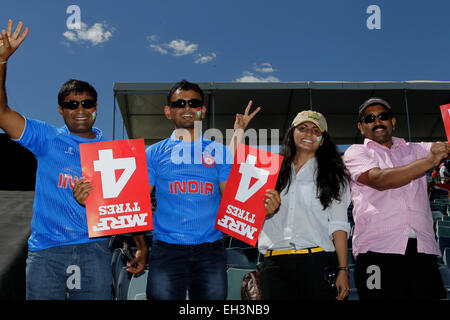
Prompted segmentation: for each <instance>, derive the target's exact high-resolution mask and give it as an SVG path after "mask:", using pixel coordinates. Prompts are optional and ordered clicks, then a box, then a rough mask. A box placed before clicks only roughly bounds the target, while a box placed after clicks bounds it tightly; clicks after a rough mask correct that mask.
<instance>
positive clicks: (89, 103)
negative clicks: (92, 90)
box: [61, 99, 97, 110]
mask: <svg viewBox="0 0 450 320" xmlns="http://www.w3.org/2000/svg"><path fill="white" fill-rule="evenodd" d="M80 104H81V105H82V106H83V108H85V109H92V108H93V107H95V105H96V104H97V102H96V101H95V100H91V99H87V100H81V101H79V100H69V101H66V102H63V103H61V108H67V109H70V110H75V109H76V108H78V106H79V105H80Z"/></svg>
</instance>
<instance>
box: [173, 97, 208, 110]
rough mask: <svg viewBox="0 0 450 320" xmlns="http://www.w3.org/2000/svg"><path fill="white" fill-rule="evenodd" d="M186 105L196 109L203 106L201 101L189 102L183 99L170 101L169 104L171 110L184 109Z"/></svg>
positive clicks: (193, 100) (192, 100)
mask: <svg viewBox="0 0 450 320" xmlns="http://www.w3.org/2000/svg"><path fill="white" fill-rule="evenodd" d="M186 104H187V105H188V106H189V107H191V108H198V107H201V106H203V101H201V100H198V99H191V100H184V99H178V100H176V101H172V102H171V103H170V106H171V107H172V108H179V109H181V108H184V106H185V105H186Z"/></svg>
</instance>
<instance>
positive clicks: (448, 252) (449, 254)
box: [442, 248, 450, 267]
mask: <svg viewBox="0 0 450 320" xmlns="http://www.w3.org/2000/svg"><path fill="white" fill-rule="evenodd" d="M449 259H450V248H444V250H443V251H442V261H443V262H444V264H445V265H446V266H447V267H450V260H449Z"/></svg>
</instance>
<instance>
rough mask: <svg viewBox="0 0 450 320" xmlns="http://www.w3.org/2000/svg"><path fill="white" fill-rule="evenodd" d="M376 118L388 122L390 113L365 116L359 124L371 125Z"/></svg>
mask: <svg viewBox="0 0 450 320" xmlns="http://www.w3.org/2000/svg"><path fill="white" fill-rule="evenodd" d="M376 118H378V119H380V120H381V121H385V120H389V119H390V118H391V113H390V112H380V113H379V114H377V115H374V114H372V113H371V114H368V115H367V116H365V117H364V118H362V119H361V122H364V123H372V122H374V121H375V119H376Z"/></svg>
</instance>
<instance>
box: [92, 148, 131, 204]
mask: <svg viewBox="0 0 450 320" xmlns="http://www.w3.org/2000/svg"><path fill="white" fill-rule="evenodd" d="M98 159H99V160H96V161H94V171H100V175H101V179H102V189H103V198H104V199H108V198H116V197H118V196H119V194H120V192H121V191H122V190H123V188H124V187H125V185H126V184H127V182H128V180H130V178H131V176H132V175H133V173H134V171H135V170H136V159H135V158H133V157H130V158H116V159H114V157H113V152H112V149H106V150H99V151H98ZM120 169H124V171H123V173H122V175H121V176H120V178H119V179H118V180H117V181H116V173H115V170H120Z"/></svg>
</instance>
